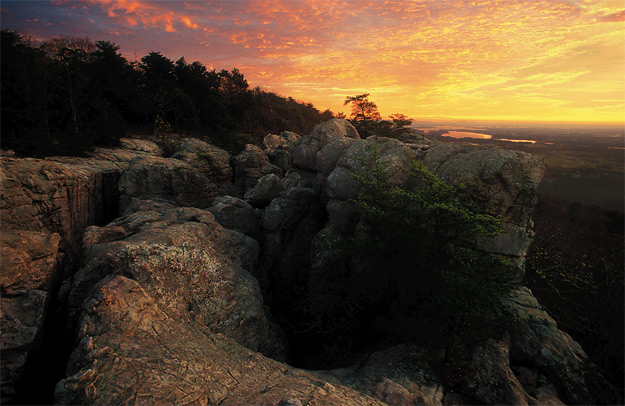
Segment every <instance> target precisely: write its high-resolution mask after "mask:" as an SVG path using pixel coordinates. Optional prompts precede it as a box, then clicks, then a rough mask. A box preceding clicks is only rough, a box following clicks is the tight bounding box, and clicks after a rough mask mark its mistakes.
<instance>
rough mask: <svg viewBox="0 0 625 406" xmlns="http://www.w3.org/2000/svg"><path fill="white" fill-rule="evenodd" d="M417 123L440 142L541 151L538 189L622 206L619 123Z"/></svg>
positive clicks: (623, 135)
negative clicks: (542, 168) (541, 175)
mask: <svg viewBox="0 0 625 406" xmlns="http://www.w3.org/2000/svg"><path fill="white" fill-rule="evenodd" d="M416 128H417V129H419V130H422V131H426V132H427V133H428V134H429V135H431V136H435V137H436V138H437V139H440V140H443V141H449V142H466V143H472V144H480V145H492V146H495V147H497V148H507V149H513V150H517V151H524V152H528V153H530V154H533V155H536V156H540V157H542V158H544V160H545V166H546V168H545V176H544V178H543V181H542V183H541V185H540V188H539V193H541V194H549V195H553V196H556V197H560V198H562V199H564V200H566V201H568V202H571V203H572V202H578V203H582V204H590V205H597V206H599V207H602V208H605V209H609V210H618V211H623V205H624V196H625V189H624V182H625V179H624V171H623V168H624V165H625V161H624V157H625V148H624V147H625V132H624V129H623V127H622V126H594V127H591V126H587V127H585V126H579V125H578V126H571V127H570V128H566V127H564V126H553V125H545V126H543V127H540V124H535V125H533V126H526V127H513V126H509V127H508V126H498V127H485V126H480V127H459V126H445V125H439V126H436V127H429V128H428V127H416ZM464 134H466V136H465V135H464ZM488 136H490V137H488ZM478 137H484V138H478Z"/></svg>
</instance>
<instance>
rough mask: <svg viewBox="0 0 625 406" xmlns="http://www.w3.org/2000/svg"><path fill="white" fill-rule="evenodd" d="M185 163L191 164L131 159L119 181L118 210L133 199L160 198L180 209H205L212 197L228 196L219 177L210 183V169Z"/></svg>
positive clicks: (152, 159) (139, 158)
mask: <svg viewBox="0 0 625 406" xmlns="http://www.w3.org/2000/svg"><path fill="white" fill-rule="evenodd" d="M189 160H190V161H191V163H189V162H185V161H183V160H180V159H173V158H162V157H157V156H142V157H137V158H135V159H133V160H132V162H131V163H130V166H129V167H128V169H127V170H126V171H125V172H124V173H123V174H122V176H121V178H120V179H119V191H120V206H121V208H122V210H123V209H124V208H125V207H127V206H128V204H130V201H131V200H132V199H133V198H139V199H153V198H160V199H164V200H167V201H169V202H171V203H174V204H179V205H183V206H193V207H199V208H206V207H208V206H209V205H210V203H211V202H212V201H213V199H214V198H215V197H217V196H219V195H221V194H228V192H229V191H230V190H229V188H228V184H224V182H223V179H222V177H223V176H222V175H221V174H220V175H219V176H218V178H217V179H213V178H212V177H211V176H212V174H213V173H214V171H213V169H210V170H208V169H207V168H206V167H205V166H204V164H201V165H197V164H196V162H194V160H192V159H189ZM207 165H208V164H207Z"/></svg>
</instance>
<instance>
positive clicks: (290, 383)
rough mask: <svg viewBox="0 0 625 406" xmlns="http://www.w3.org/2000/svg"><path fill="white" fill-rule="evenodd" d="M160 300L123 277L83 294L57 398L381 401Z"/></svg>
mask: <svg viewBox="0 0 625 406" xmlns="http://www.w3.org/2000/svg"><path fill="white" fill-rule="evenodd" d="M161 304H162V302H160V303H159V301H158V299H157V298H155V297H154V296H152V295H151V294H150V292H149V290H148V289H146V288H145V287H144V286H143V285H142V284H141V283H140V282H139V281H136V280H132V279H129V278H127V277H125V276H122V275H116V276H109V277H106V278H105V279H103V280H102V281H101V282H99V283H98V284H97V285H96V286H95V288H94V290H93V291H92V293H91V294H90V295H89V296H88V297H86V298H85V301H84V304H83V312H84V313H83V318H82V321H81V325H80V330H79V333H78V336H77V343H78V344H77V346H76V348H75V349H74V352H73V353H72V356H71V357H70V362H69V365H68V370H67V372H68V377H67V378H65V379H63V380H62V381H60V382H59V383H58V384H57V386H56V394H55V403H56V404H102V405H104V404H122V403H123V404H134V405H139V404H165V403H166V404H198V405H208V404H223V405H229V404H232V405H241V404H257V405H261V404H262V405H277V404H302V405H304V404H310V405H312V404H314V405H339V404H340V405H382V403H381V402H379V401H376V400H375V399H372V398H370V397H367V396H365V395H362V394H360V393H358V392H356V391H354V390H352V389H348V388H346V387H343V386H340V385H332V384H330V383H327V382H325V381H323V380H321V379H319V378H316V377H314V376H312V375H311V374H309V373H306V372H304V371H301V370H297V369H294V368H291V367H288V366H286V365H284V364H281V363H278V362H275V361H272V360H270V359H267V358H265V357H263V356H261V355H259V354H257V353H254V352H252V351H250V350H248V349H245V348H243V347H241V346H240V345H238V344H237V343H235V342H234V341H232V340H230V339H228V338H226V337H224V336H222V335H220V334H213V333H211V332H210V331H208V330H207V329H205V328H202V327H201V326H198V325H193V324H189V323H188V322H187V321H186V320H184V319H179V318H176V317H172V316H171V315H170V314H169V313H168V312H167V311H164V310H163V309H162V308H161Z"/></svg>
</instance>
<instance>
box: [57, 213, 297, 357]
mask: <svg viewBox="0 0 625 406" xmlns="http://www.w3.org/2000/svg"><path fill="white" fill-rule="evenodd" d="M150 206H151V205H150V203H149V202H142V203H141V204H135V205H133V206H132V207H131V209H134V210H136V211H134V212H129V213H128V214H126V215H125V216H123V217H121V218H119V219H117V220H115V221H114V222H112V223H110V224H108V225H107V226H105V227H96V226H92V227H89V228H88V229H87V231H86V232H85V235H84V238H83V245H84V263H85V266H84V267H83V268H82V269H80V270H79V271H78V273H77V274H76V275H75V277H74V280H73V281H72V284H71V291H70V294H69V300H68V303H69V306H70V308H71V309H73V310H74V312H78V311H79V310H80V308H81V306H82V302H83V300H84V298H85V297H87V296H88V293H89V291H90V289H91V288H92V287H93V286H94V285H95V284H96V283H98V282H99V281H100V280H101V279H103V278H105V277H107V276H109V275H126V276H128V277H131V278H132V279H134V280H137V281H138V282H139V283H141V285H142V287H143V289H145V290H146V291H147V292H149V293H150V295H151V296H153V297H154V298H155V299H156V301H157V302H158V305H159V307H160V308H161V309H162V310H164V311H165V312H167V313H168V314H169V316H170V317H174V318H176V319H180V320H184V321H186V322H188V323H189V324H192V325H197V326H201V327H208V328H210V329H211V330H212V331H215V332H219V333H222V334H225V335H227V336H229V337H232V338H234V339H235V340H237V341H238V342H239V343H241V344H242V345H244V346H246V347H248V348H250V349H252V350H254V351H261V352H263V353H265V354H266V355H269V356H274V357H277V358H282V357H284V355H285V346H284V344H283V342H282V339H281V338H280V334H279V330H278V329H277V328H276V326H274V325H273V324H272V323H270V322H269V321H268V319H267V317H266V315H265V310H264V306H263V301H262V298H261V296H260V291H259V289H258V284H257V282H256V280H255V279H254V278H253V277H252V276H251V274H250V273H249V272H248V271H246V270H245V269H244V268H247V269H248V270H251V269H253V267H254V266H255V263H256V259H257V257H258V244H257V243H256V241H255V240H253V239H251V238H249V237H246V236H244V235H243V234H240V233H238V232H236V231H230V230H226V229H224V228H222V227H221V226H220V225H219V224H218V223H217V222H216V221H215V220H214V218H213V216H212V214H211V213H210V212H208V211H204V210H200V209H195V208H189V207H186V208H177V207H172V206H168V205H163V204H157V205H152V206H151V207H150ZM131 211H132V210H131Z"/></svg>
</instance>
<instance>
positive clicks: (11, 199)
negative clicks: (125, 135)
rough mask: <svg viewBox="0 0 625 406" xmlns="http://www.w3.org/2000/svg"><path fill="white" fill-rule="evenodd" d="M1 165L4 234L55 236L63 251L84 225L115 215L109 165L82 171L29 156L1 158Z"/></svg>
mask: <svg viewBox="0 0 625 406" xmlns="http://www.w3.org/2000/svg"><path fill="white" fill-rule="evenodd" d="M0 163H1V166H0V180H1V182H2V190H1V193H2V196H1V199H0V216H1V217H2V229H3V231H4V230H27V231H35V232H41V233H45V234H53V233H58V234H59V236H60V241H59V247H60V248H59V249H61V250H68V249H69V247H70V246H71V245H74V244H75V243H76V242H77V241H79V240H80V235H81V234H82V230H83V229H84V228H85V227H86V226H87V225H89V224H95V223H96V222H98V221H101V219H103V218H105V217H107V215H110V213H111V211H113V210H114V211H117V207H116V205H115V203H114V202H113V201H111V200H109V199H110V198H111V197H113V198H114V197H115V196H116V195H117V193H116V190H117V181H116V179H117V177H118V176H119V172H117V177H116V174H115V172H113V171H112V170H111V169H110V168H109V167H105V168H104V169H101V167H97V166H90V167H89V168H88V169H87V168H80V167H76V166H72V165H69V164H64V163H59V162H52V161H50V160H41V159H32V158H23V159H18V158H1V159H0ZM118 170H119V168H118ZM109 174H110V175H111V176H108V175H109ZM111 183H112V184H111ZM112 185H114V188H113V187H111V186H112ZM107 194H108V195H109V196H107ZM111 195H112V196H111Z"/></svg>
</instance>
